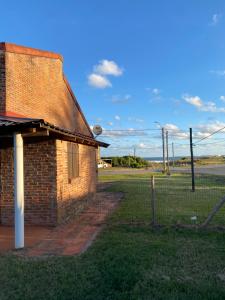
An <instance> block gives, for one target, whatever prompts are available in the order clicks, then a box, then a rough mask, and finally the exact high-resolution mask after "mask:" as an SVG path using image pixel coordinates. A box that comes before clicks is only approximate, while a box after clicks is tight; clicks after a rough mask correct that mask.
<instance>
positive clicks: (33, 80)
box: [0, 51, 91, 136]
mask: <svg viewBox="0 0 225 300" xmlns="http://www.w3.org/2000/svg"><path fill="white" fill-rule="evenodd" d="M1 53H3V54H4V52H2V51H1ZM4 68H5V73H6V76H5V83H4V78H1V77H0V86H1V85H2V84H3V85H4V84H5V85H6V91H5V95H4V92H3V93H0V94H1V95H0V102H2V104H3V100H4V99H1V98H5V101H6V105H5V107H4V105H2V104H1V103H0V112H3V113H4V112H5V111H9V112H14V113H17V114H21V115H24V116H27V117H30V118H41V119H45V120H46V121H48V122H49V123H52V124H54V125H57V126H59V127H63V128H67V129H69V130H71V131H78V132H81V133H83V134H86V135H89V136H90V135H91V133H90V131H89V129H88V127H87V125H86V123H85V121H84V119H83V117H82V114H81V113H80V111H79V107H78V106H77V105H75V101H74V99H73V97H72V96H71V92H70V90H69V88H68V86H67V84H66V81H65V80H64V77H63V65H62V61H61V60H60V59H57V58H52V57H44V56H36V55H35V56H34V55H32V54H31V55H28V54H21V53H12V52H7V51H6V52H5V63H4V61H3V59H1V56H0V72H1V69H3V73H4ZM0 74H1V73H0ZM0 76H1V75H0ZM3 77H4V74H3Z"/></svg>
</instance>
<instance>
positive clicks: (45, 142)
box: [0, 43, 108, 225]
mask: <svg viewBox="0 0 225 300" xmlns="http://www.w3.org/2000/svg"><path fill="white" fill-rule="evenodd" d="M0 136H1V142H0V192H1V193H0V223H1V224H3V225H11V224H13V223H14V210H17V211H19V215H20V216H19V219H18V220H17V219H15V220H16V222H20V221H21V220H22V217H21V211H23V199H22V198H23V197H22V196H21V195H24V218H25V224H32V225H35V224H38V225H40V224H41V225H56V224H58V223H61V222H63V221H65V220H67V219H68V218H69V217H70V215H74V214H77V213H79V211H80V210H81V209H82V207H83V206H84V204H85V203H87V201H88V200H90V199H92V198H93V196H94V194H95V191H96V180H97V174H96V152H97V151H96V150H97V148H98V147H99V146H103V147H107V146H108V145H107V144H105V143H102V142H99V141H97V140H95V138H94V137H93V134H92V132H91V130H90V128H89V126H88V124H87V121H86V119H85V117H84V115H83V113H82V111H81V108H80V106H79V104H78V102H77V100H76V98H75V96H74V94H73V92H72V90H71V88H70V85H69V83H68V81H67V80H66V78H65V75H64V74H63V59H62V56H61V55H59V54H56V53H52V52H48V51H42V50H37V49H32V48H27V47H22V46H17V45H14V44H8V43H0ZM21 148H22V149H21ZM22 160H23V161H24V163H22ZM21 163H22V166H21ZM23 182H24V183H23ZM23 186H24V190H23ZM21 197H22V198H21ZM21 199H22V200H21ZM14 201H15V207H14ZM17 217H18V216H17ZM17 217H16V218H17ZM19 224H20V223H19Z"/></svg>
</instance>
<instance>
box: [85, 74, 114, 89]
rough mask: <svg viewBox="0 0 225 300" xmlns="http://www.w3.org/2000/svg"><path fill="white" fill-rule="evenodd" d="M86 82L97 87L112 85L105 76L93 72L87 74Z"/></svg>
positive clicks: (102, 87)
mask: <svg viewBox="0 0 225 300" xmlns="http://www.w3.org/2000/svg"><path fill="white" fill-rule="evenodd" d="M88 83H89V85H91V86H93V87H96V88H99V89H104V88H106V87H111V86H112V84H111V82H110V81H109V80H108V79H107V78H106V77H104V76H102V75H99V74H95V73H92V74H90V75H89V76H88Z"/></svg>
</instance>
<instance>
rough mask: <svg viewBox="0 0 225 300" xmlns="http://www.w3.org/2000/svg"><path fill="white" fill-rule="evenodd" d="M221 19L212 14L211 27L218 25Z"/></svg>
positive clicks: (219, 15) (217, 15)
mask: <svg viewBox="0 0 225 300" xmlns="http://www.w3.org/2000/svg"><path fill="white" fill-rule="evenodd" d="M221 17H222V15H221V14H213V16H212V20H211V23H210V24H211V25H213V26H215V25H217V24H218V23H219V21H220V19H221Z"/></svg>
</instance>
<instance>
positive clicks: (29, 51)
mask: <svg viewBox="0 0 225 300" xmlns="http://www.w3.org/2000/svg"><path fill="white" fill-rule="evenodd" d="M0 51H5V52H11V53H19V54H25V55H32V56H42V57H47V58H53V59H60V60H61V61H63V57H62V55H61V54H58V53H55V52H51V51H46V50H41V49H37V48H31V47H26V46H21V45H17V44H13V43H7V42H0Z"/></svg>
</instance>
